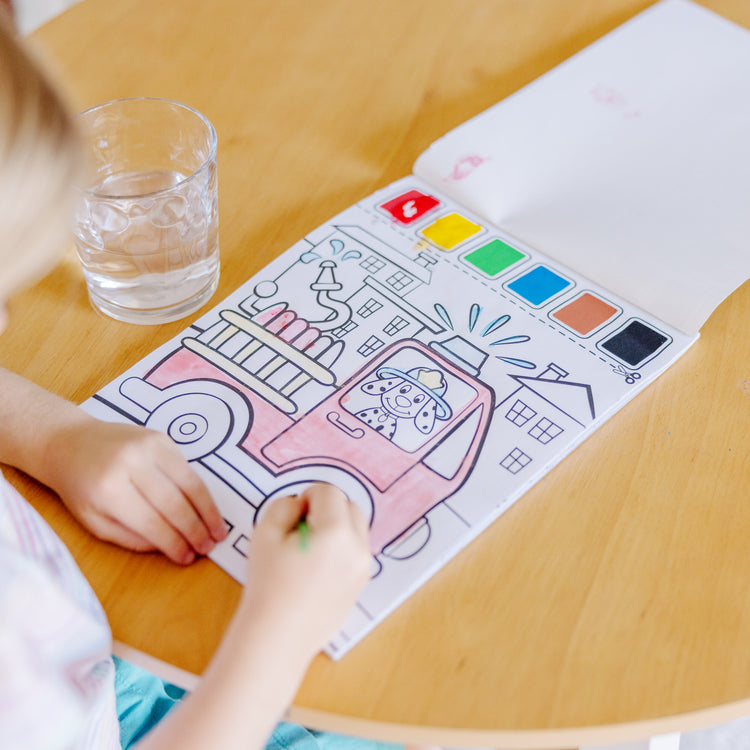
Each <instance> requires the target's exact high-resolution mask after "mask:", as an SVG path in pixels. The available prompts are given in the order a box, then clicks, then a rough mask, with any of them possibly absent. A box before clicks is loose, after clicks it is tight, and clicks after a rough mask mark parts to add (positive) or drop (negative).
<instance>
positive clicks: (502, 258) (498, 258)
mask: <svg viewBox="0 0 750 750" xmlns="http://www.w3.org/2000/svg"><path fill="white" fill-rule="evenodd" d="M525 257H526V255H525V254H524V253H522V252H521V251H520V250H516V248H515V247H511V246H510V245H508V244H506V243H505V242H503V241H502V240H498V239H495V240H492V241H491V242H488V243H487V244H486V245H482V247H478V248H477V249H476V250H472V251H471V252H470V253H466V255H464V257H463V260H465V261H466V262H467V263H470V264H471V265H472V266H474V267H475V268H478V269H479V270H480V271H481V272H482V273H484V274H486V275H487V276H497V275H498V274H499V273H502V272H503V271H504V270H505V269H506V268H510V266H512V265H513V264H514V263H518V261H519V260H521V258H525Z"/></svg>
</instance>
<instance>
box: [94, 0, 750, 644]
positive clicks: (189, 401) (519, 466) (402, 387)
mask: <svg viewBox="0 0 750 750" xmlns="http://www.w3.org/2000/svg"><path fill="white" fill-rule="evenodd" d="M749 81H750V33H749V32H747V31H746V30H744V29H741V28H739V27H737V26H735V25H733V24H732V23H730V22H728V21H726V20H724V19H723V18H721V17H719V16H717V15H715V14H713V13H712V12H710V11H707V10H705V9H704V8H701V7H700V6H698V5H694V4H692V3H691V2H688V0H662V2H660V3H658V4H657V5H655V6H652V7H651V8H649V9H648V10H646V11H644V12H643V13H641V14H639V15H638V16H636V17H634V18H633V19H631V20H630V21H629V22H627V23H625V24H624V25H623V26H621V27H619V28H618V29H616V30H615V31H613V32H611V33H610V34H608V35H607V36H605V37H603V38H602V39H600V40H599V41H598V42H596V43H595V44H593V45H592V46H590V47H588V48H587V49H585V50H583V51H582V52H580V53H579V54H577V55H575V56H574V57H572V58H571V59H570V60H568V61H566V62H565V63H563V64H562V65H560V66H558V67H557V68H555V69H554V70H552V71H551V72H549V73H547V74H546V75H544V76H543V77H542V78H540V79H538V80H537V81H535V82H533V83H532V84H530V85H528V86H526V87H525V88H523V89H521V90H520V91H518V92H517V93H515V94H514V95H512V96H510V97H509V98H507V99H506V100H504V101H502V102H501V103H499V104H497V105H495V106H494V107H492V108H491V109H489V110H487V111H486V112H484V113H482V114H480V115H478V116H477V117H475V118H474V119H472V120H470V121H468V122H466V123H465V124H463V125H461V126H460V127H458V128H456V129H455V130H453V131H451V132H450V133H448V134H447V135H446V136H444V137H443V138H441V139H440V140H439V141H437V142H436V143H435V144H433V145H432V146H431V147H430V148H429V149H428V150H427V151H426V152H425V153H424V154H423V155H422V156H420V157H419V159H418V160H417V162H416V165H415V168H414V173H413V175H412V176H409V177H406V178H404V179H402V180H399V181H397V182H395V183H393V184H391V185H389V186H388V187H385V188H384V189H382V190H380V191H378V192H377V193H375V194H374V195H371V196H369V197H367V198H365V199H363V200H362V201H361V202H360V203H358V204H356V205H354V206H351V207H350V208H347V209H346V210H345V211H343V212H342V213H341V214H339V215H338V216H336V217H335V218H333V219H331V221H330V222H328V223H327V224H325V225H323V226H321V227H319V228H318V229H316V230H315V231H313V232H311V233H310V234H309V235H308V236H307V237H305V238H304V239H303V240H301V241H300V242H298V243H297V244H296V245H294V246H293V247H291V248H290V249H289V250H287V251H286V252H284V253H283V254H281V255H280V256H279V257H278V258H277V259H276V260H274V261H273V262H272V263H271V264H269V265H268V266H267V267H266V268H264V269H263V270H262V271H261V272H259V273H258V274H257V275H256V276H254V277H253V278H251V279H249V280H248V281H247V282H246V283H245V284H244V285H243V286H241V287H240V288H239V289H237V291H235V292H234V293H233V294H231V295H230V296H229V297H227V298H226V299H225V300H224V301H223V302H221V303H219V304H218V305H217V306H216V307H215V308H214V309H212V310H211V311H210V312H208V313H206V314H205V315H203V316H202V317H201V318H200V319H199V320H197V321H196V322H195V323H194V324H193V325H191V326H190V327H189V328H187V329H186V330H185V331H183V333H181V334H180V335H179V336H177V337H176V338H174V339H173V340H172V341H170V342H168V343H167V344H165V345H164V346H162V347H160V348H159V349H157V350H156V351H154V352H153V353H152V354H150V355H149V356H147V357H146V358H145V359H143V360H142V361H141V362H139V363H138V364H137V365H135V366H134V367H132V368H131V369H130V370H128V371H127V372H126V373H124V374H123V375H122V376H121V377H119V378H117V379H116V380H115V381H114V382H112V383H110V384H109V385H107V386H106V387H105V388H103V389H102V390H101V391H100V392H99V393H98V394H96V395H95V396H94V397H92V398H91V399H89V400H88V401H87V402H86V403H85V404H84V408H85V409H87V410H88V411H90V412H91V413H92V414H94V415H96V416H98V417H101V418H103V419H107V420H120V421H128V422H135V423H138V424H145V425H147V426H148V427H151V428H155V429H157V430H161V431H164V432H166V433H168V434H169V435H171V436H172V438H173V439H174V440H175V441H176V442H177V443H178V444H179V446H180V447H181V448H182V450H183V452H184V454H185V456H186V457H187V458H188V459H189V460H190V461H191V462H192V463H193V465H194V466H195V468H196V469H197V470H198V472H199V473H200V474H201V476H202V477H203V479H204V480H205V481H206V483H207V484H208V486H209V488H210V489H211V490H212V492H213V494H214V496H215V499H216V502H217V504H218V506H219V508H220V510H221V512H222V514H223V516H224V518H225V519H226V522H227V524H228V526H229V527H230V529H231V532H230V535H229V537H228V539H227V540H226V541H225V542H224V543H222V544H221V545H219V546H218V547H217V548H216V549H215V551H214V552H213V553H212V555H211V557H212V558H213V560H214V561H215V562H216V563H217V564H218V565H220V566H221V567H222V568H224V569H225V570H226V571H227V572H229V573H230V574H231V575H232V576H234V577H235V578H237V579H238V580H242V578H243V575H244V568H245V556H246V553H247V545H248V540H249V537H250V536H251V535H252V529H253V524H254V522H255V520H256V519H257V518H258V517H259V515H260V514H262V513H263V511H264V508H265V507H267V505H268V504H269V503H270V502H271V501H272V500H273V499H274V498H276V497H278V496H281V495H284V494H292V493H295V492H298V491H300V489H301V488H303V487H305V486H306V485H307V484H308V483H310V482H311V481H314V480H326V481H329V482H331V483H333V484H336V485H339V486H340V487H341V488H342V489H343V490H344V491H345V492H346V493H347V495H348V496H349V498H350V499H351V500H352V501H353V502H355V503H357V504H358V505H359V506H360V507H361V508H362V510H363V511H364V513H365V515H366V516H367V518H368V519H369V522H370V532H371V534H370V536H371V546H372V552H373V554H374V567H373V570H372V579H371V581H370V583H369V585H368V586H367V588H366V589H365V591H364V593H363V594H362V596H361V598H360V600H359V602H358V604H357V606H356V608H355V610H354V611H353V613H352V615H351V617H350V619H349V621H348V622H347V624H346V626H345V628H344V630H343V631H342V632H341V633H340V634H339V636H338V637H337V638H336V639H335V640H334V641H333V642H332V643H331V644H330V646H329V648H328V653H329V654H330V655H331V656H332V657H334V658H338V657H339V656H341V655H342V654H343V653H345V652H346V651H347V650H348V649H349V648H350V647H351V646H353V645H354V644H355V643H357V642H358V641H359V640H360V639H361V638H362V637H363V636H364V635H365V634H366V633H367V632H368V631H370V630H371V629H372V628H373V627H374V626H375V625H376V624H377V623H378V622H379V621H381V620H382V619H383V618H384V617H385V616H386V615H387V614H389V613H390V612H391V611H392V610H393V609H394V608H395V607H396V606H397V605H398V604H399V603H400V602H402V601H403V600H404V599H405V598H406V597H408V596H409V594H410V593H411V592H413V591H414V590H415V589H416V588H417V587H419V586H420V585H421V584H422V583H424V582H425V581H426V580H427V579H428V578H429V577H430V576H431V575H433V574H434V573H435V572H436V571H437V570H438V569H439V568H440V567H441V566H442V565H444V564H445V563H446V562H447V561H448V560H449V559H450V558H451V557H453V556H454V555H455V554H456V553H457V552H458V551H459V550H460V549H461V548H463V547H464V546H465V545H466V544H467V543H468V542H469V541H471V540H472V539H473V538H474V537H476V536H477V534H479V533H480V532H481V531H482V530H483V529H484V528H485V527H486V526H487V525H488V524H490V523H491V522H492V521H494V520H495V519H496V518H498V516H500V515H501V514H502V513H503V512H504V511H505V510H507V509H508V508H509V507H510V506H511V505H512V504H513V503H514V502H515V501H516V500H517V499H518V498H519V497H521V495H523V493H524V492H525V491H526V490H527V489H528V488H529V487H531V486H532V485H533V484H534V483H535V482H536V481H537V480H539V479H540V478H541V477H542V476H543V475H544V474H545V473H546V472H548V471H549V470H550V468H551V467H553V466H554V465H555V464H556V463H557V462H559V461H560V460H561V459H562V458H563V457H564V456H566V455H567V454H568V453H569V452H570V451H571V450H573V448H575V447H576V446H577V445H578V444H579V443H580V442H581V441H582V440H583V439H584V438H585V437H586V436H587V435H589V434H590V433H591V432H592V431H593V430H595V429H596V428H597V427H598V426H599V425H601V424H602V423H603V422H604V421H605V420H606V419H608V418H609V417H610V416H612V414H614V413H615V412H616V411H617V410H618V409H620V407H622V406H623V405H624V404H625V403H626V402H627V401H629V400H630V399H631V398H633V396H635V395H636V394H637V393H638V392H639V391H640V390H642V389H643V388H645V387H646V386H647V385H648V384H649V383H650V382H651V381H653V380H654V379H655V378H656V377H657V376H658V375H659V374H660V373H661V372H663V371H664V370H665V368H667V367H668V366H669V365H671V364H672V363H674V362H675V360H677V359H678V357H679V356H680V355H681V354H683V353H684V352H685V351H686V350H687V348H688V347H689V346H690V345H691V344H692V343H693V342H694V341H695V340H696V339H697V337H698V329H699V327H700V326H701V325H702V323H703V322H704V321H705V319H706V318H707V317H708V316H709V315H710V313H711V312H712V310H713V309H714V308H715V307H716V306H717V305H718V304H719V302H721V300H722V299H724V297H726V296H727V295H728V294H729V293H730V292H731V291H732V290H733V289H734V288H736V287H737V286H738V285H739V284H740V283H742V282H743V281H744V280H745V279H746V278H748V276H750V245H748V237H750V84H749V83H748V82H749Z"/></svg>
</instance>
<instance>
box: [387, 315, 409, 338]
mask: <svg viewBox="0 0 750 750" xmlns="http://www.w3.org/2000/svg"><path fill="white" fill-rule="evenodd" d="M408 325H409V321H408V320H406V318H402V317H401V316H400V315H397V316H396V317H395V318H393V320H392V321H391V322H390V323H388V325H387V326H385V328H383V333H386V334H388V335H389V336H395V335H396V334H397V333H398V332H399V331H403V329H404V328H406V326H408Z"/></svg>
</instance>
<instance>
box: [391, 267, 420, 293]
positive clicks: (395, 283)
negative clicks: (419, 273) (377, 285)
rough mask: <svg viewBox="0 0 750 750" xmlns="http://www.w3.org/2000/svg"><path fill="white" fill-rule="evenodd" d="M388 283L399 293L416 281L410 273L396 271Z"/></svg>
mask: <svg viewBox="0 0 750 750" xmlns="http://www.w3.org/2000/svg"><path fill="white" fill-rule="evenodd" d="M386 281H387V283H388V284H389V285H390V286H391V287H392V288H393V289H395V290H396V291H397V292H400V291H402V290H403V289H406V287H407V286H409V284H411V282H412V281H414V279H413V278H412V277H411V276H409V274H408V273H404V271H396V272H395V273H393V274H391V275H390V276H389V277H388V278H387V279H386Z"/></svg>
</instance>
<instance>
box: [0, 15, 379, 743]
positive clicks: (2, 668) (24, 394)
mask: <svg viewBox="0 0 750 750" xmlns="http://www.w3.org/2000/svg"><path fill="white" fill-rule="evenodd" d="M79 169H80V167H79V150H78V146H77V138H76V134H75V131H74V127H73V126H72V124H71V120H70V118H69V117H68V115H67V113H66V111H65V108H64V106H63V105H62V103H61V101H60V99H59V97H58V95H57V94H56V92H55V91H54V89H53V87H52V86H50V84H49V83H48V82H47V80H46V78H45V76H44V75H43V74H42V72H41V71H40V69H39V67H38V66H37V65H36V64H35V63H34V61H33V60H32V59H31V58H30V57H29V55H28V53H27V52H26V51H25V50H24V49H23V48H22V46H21V45H20V43H19V42H17V41H16V40H15V39H14V37H13V34H12V32H11V31H10V30H9V29H8V28H7V26H6V24H5V23H3V21H2V19H1V18H0V226H1V227H2V232H1V233H0V311H3V305H2V303H3V302H4V301H5V300H6V299H7V298H8V296H9V295H10V294H11V293H12V292H13V291H15V290H17V289H19V288H21V287H23V286H25V285H28V284H29V283H31V282H32V281H33V280H34V279H36V278H38V277H39V276H40V275H42V274H43V273H44V272H45V271H47V270H49V268H50V267H51V266H52V265H53V264H54V262H55V261H56V259H57V257H58V253H59V251H60V250H61V248H62V247H63V246H64V243H65V240H66V238H67V232H68V221H69V212H70V208H71V198H70V192H69V186H70V185H71V183H72V182H73V181H74V179H75V177H76V175H77V173H78V171H79ZM0 317H1V318H2V319H1V320H0V329H1V328H2V327H3V324H4V317H5V316H4V312H3V314H2V316H0ZM0 462H2V463H6V464H11V465H14V466H17V467H19V468H20V469H22V470H24V471H26V472H27V473H29V474H31V475H33V476H35V477H36V478H38V479H39V480H40V481H42V482H44V483H45V484H47V485H49V486H50V487H51V488H52V489H54V490H55V491H56V492H57V493H58V494H59V495H60V497H61V499H62V500H63V501H64V502H65V503H66V504H67V506H68V507H69V508H70V510H71V511H72V512H73V513H74V514H75V515H76V516H77V517H78V519H79V520H80V521H81V522H82V523H83V524H84V525H85V526H87V527H88V528H89V529H90V530H91V531H92V532H93V533H94V534H96V535H97V536H99V537H101V538H104V539H108V540H111V541H113V542H116V543H119V544H121V545H124V546H126V547H129V548H132V549H136V550H148V549H158V550H161V551H163V552H164V553H165V554H166V555H168V556H169V557H170V558H171V559H172V560H174V561H176V562H179V563H189V562H190V561H192V560H193V559H194V558H195V555H196V554H205V553H206V552H208V551H209V550H210V549H211V547H212V546H213V544H214V543H215V542H216V541H218V540H220V539H221V538H222V537H223V536H224V531H223V523H222V520H221V518H220V516H219V514H218V512H217V510H216V507H215V506H214V504H213V501H212V500H211V498H210V496H209V494H208V492H207V490H206V488H205V487H204V485H203V484H202V482H201V481H200V479H199V478H198V477H197V475H195V473H194V472H193V470H192V469H191V468H190V466H189V465H188V464H187V462H186V461H185V460H184V459H183V458H182V457H181V455H180V454H179V452H178V451H177V449H176V448H175V447H174V445H172V444H171V442H170V441H169V440H168V439H167V438H165V437H164V436H162V435H159V434H156V433H153V432H149V431H147V430H145V429H142V428H138V427H128V426H124V425H114V424H108V423H103V422H100V421H98V420H95V419H92V418H91V417H89V416H88V415H86V414H84V413H83V412H82V411H81V410H79V409H78V408H77V407H76V406H74V405H73V404H71V403H69V402H66V401H65V400H63V399H60V398H58V397H56V396H54V395H52V394H50V393H47V392H46V391H44V390H42V389H40V388H38V387H36V386H34V385H33V384H31V383H29V382H28V381H26V380H24V379H23V378H20V377H18V376H16V375H14V374H13V373H11V372H8V371H7V370H0ZM303 515H306V519H307V523H308V527H309V539H308V543H307V545H306V547H305V548H304V549H302V548H301V547H300V545H299V540H298V538H297V533H296V531H295V528H296V525H297V523H298V521H299V520H300V519H301V518H302V517H303ZM369 564H370V553H369V548H368V541H367V526H366V523H365V521H364V518H363V516H362V514H361V513H360V511H359V510H358V508H357V507H356V506H354V505H353V504H352V503H349V502H348V501H347V500H346V498H345V497H344V495H343V494H342V493H341V492H340V491H339V490H337V489H336V488H334V487H332V486H330V485H314V486H312V487H311V488H309V489H308V490H307V491H306V492H305V493H303V495H301V496H299V497H287V498H283V499H280V500H278V501H276V502H274V504H273V505H272V506H271V507H270V508H269V510H268V512H267V513H266V514H265V516H264V518H263V520H262V521H261V522H260V523H259V524H258V525H257V527H256V528H255V530H254V533H253V538H252V542H251V547H250V562H249V569H248V581H247V585H246V586H245V588H244V591H243V594H242V598H241V601H240V604H239V606H238V608H237V611H236V613H235V615H234V618H233V620H232V622H231V624H230V627H229V629H228V631H227V633H226V636H225V639H224V641H223V643H222V644H221V646H220V647H219V649H218V651H217V653H216V654H215V656H214V659H213V661H212V662H211V664H210V666H209V668H208V669H207V671H206V672H205V674H204V675H203V677H202V680H201V682H200V684H199V686H198V688H197V689H196V690H195V691H194V692H193V693H192V694H191V695H190V696H188V697H187V698H186V699H185V700H184V702H182V703H181V705H179V706H178V707H177V708H175V709H174V710H173V711H171V712H170V713H169V715H168V716H167V718H165V719H164V721H163V722H161V723H159V724H158V725H157V726H156V728H155V729H154V730H153V731H151V732H150V733H149V734H148V735H146V737H145V738H144V739H143V741H142V744H139V748H143V750H160V749H162V748H164V749H165V750H166V749H167V748H169V749H171V750H173V749H174V748H180V750H190V748H201V750H204V749H205V748H208V747H220V748H222V750H232V748H242V750H248V748H259V747H262V746H263V745H264V743H265V741H266V739H267V738H268V737H269V735H270V734H271V732H272V731H273V730H274V727H275V726H276V723H277V722H278V720H279V719H280V717H281V716H282V714H283V712H284V710H285V708H286V707H287V706H288V705H289V703H290V701H291V700H292V698H293V696H294V694H295V692H296V690H297V688H298V686H299V683H300V681H301V679H302V677H303V675H304V673H305V670H306V668H307V666H308V664H309V662H310V660H311V659H312V658H313V657H314V656H315V654H316V653H317V652H318V651H319V650H320V648H321V647H322V646H323V645H324V644H325V643H326V642H327V641H328V640H329V639H330V638H331V637H332V636H333V635H334V634H335V633H336V631H337V630H338V629H339V628H340V627H341V625H342V624H343V621H344V619H345V618H346V616H347V614H348V612H349V610H350V608H351V607H352V605H353V603H354V601H355V599H356V597H357V595H358V593H359V592H360V590H361V589H362V587H363V586H364V584H365V583H366V581H367V578H368V574H369ZM110 648H111V635H110V632H109V629H108V626H107V623H106V619H105V617H104V613H103V611H102V609H101V607H100V605H99V604H98V602H97V600H96V598H95V596H94V594H93V592H92V590H91V589H90V587H89V586H88V584H87V583H86V582H85V580H84V579H83V577H82V575H81V573H80V571H79V570H78V568H77V567H76V565H75V563H74V562H73V560H72V558H71V557H70V555H69V554H68V552H67V550H66V549H65V548H64V546H63V545H62V543H61V542H60V540H59V539H58V538H57V537H56V536H55V535H54V533H53V532H52V531H51V529H50V528H49V527H48V526H47V525H46V524H45V523H44V521H43V520H42V519H41V518H40V517H39V516H38V514H36V513H35V512H34V510H33V509H32V508H31V507H30V506H29V505H28V504H27V503H26V502H25V501H24V500H23V499H22V498H21V497H20V496H19V495H18V493H17V492H16V491H15V490H14V489H13V488H12V487H11V485H10V484H8V482H7V481H6V480H5V479H4V478H2V475H0V737H1V738H2V742H1V744H2V746H3V748H8V749H9V750H10V749H12V748H23V749H24V750H34V749H35V748H44V749H45V750H55V749H57V748H60V749H61V750H62V749H63V748H65V749H66V750H68V749H70V748H96V750H106V749H107V748H119V747H120V736H119V726H118V721H117V715H116V708H115V697H116V696H115V688H114V671H115V670H114V664H113V661H112V658H111V656H110ZM309 736H310V737H312V735H309ZM346 742H347V743H348V742H349V741H348V740H347V741H346ZM351 742H352V743H354V744H352V745H349V744H345V745H342V746H346V747H350V746H351V747H357V746H358V745H359V744H360V742H359V741H358V740H351ZM332 743H333V744H336V743H335V740H332Z"/></svg>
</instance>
